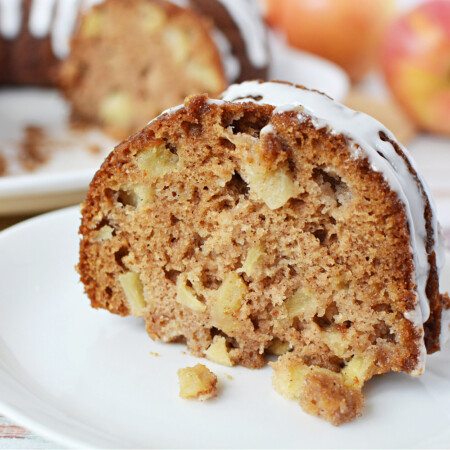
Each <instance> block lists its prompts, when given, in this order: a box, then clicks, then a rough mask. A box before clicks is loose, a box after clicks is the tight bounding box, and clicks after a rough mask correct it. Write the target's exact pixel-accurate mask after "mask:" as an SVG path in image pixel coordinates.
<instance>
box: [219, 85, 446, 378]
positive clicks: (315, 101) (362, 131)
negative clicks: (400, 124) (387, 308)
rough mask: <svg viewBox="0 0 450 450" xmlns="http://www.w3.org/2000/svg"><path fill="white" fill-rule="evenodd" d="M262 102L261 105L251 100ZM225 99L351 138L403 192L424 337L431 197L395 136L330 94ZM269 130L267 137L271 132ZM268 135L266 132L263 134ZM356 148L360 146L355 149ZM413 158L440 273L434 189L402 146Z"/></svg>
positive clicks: (228, 94) (274, 88)
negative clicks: (293, 114) (396, 146)
mask: <svg viewBox="0 0 450 450" xmlns="http://www.w3.org/2000/svg"><path fill="white" fill-rule="evenodd" d="M259 96H260V97H262V98H261V99H260V100H258V101H256V100H254V99H253V98H251V97H257V98H258V97H259ZM222 99H223V100H225V101H231V102H249V101H250V102H255V103H259V104H270V105H273V106H275V107H276V109H275V110H274V112H273V114H281V113H283V112H286V111H292V110H294V111H295V110H296V111H298V119H299V121H301V122H302V121H305V120H311V123H312V124H313V126H314V127H316V128H318V129H320V128H327V131H328V132H329V133H330V134H334V135H339V134H342V135H344V136H345V137H347V138H348V139H350V140H351V141H352V142H353V144H352V145H351V146H350V148H351V149H352V154H353V157H354V158H361V157H366V158H367V159H368V161H369V163H370V165H371V168H372V170H374V171H376V172H379V173H381V174H382V175H383V177H384V179H385V180H386V182H387V183H388V184H389V186H390V188H391V189H392V190H393V191H394V192H396V193H397V195H398V197H399V199H400V200H401V201H402V203H403V204H404V206H405V212H406V215H407V218H408V225H409V229H410V235H411V253H412V255H413V258H414V268H415V283H416V286H417V288H416V289H417V291H416V295H417V307H416V308H415V309H414V310H412V311H409V312H408V313H406V314H405V318H406V319H407V320H409V321H411V322H412V323H413V324H414V325H415V327H416V329H417V330H418V331H419V332H420V333H421V335H422V336H423V323H424V322H425V321H426V320H427V319H428V317H429V315H430V306H429V299H428V297H427V295H426V291H425V288H426V284H427V280H428V275H429V271H430V265H429V263H428V254H427V251H426V238H427V230H426V222H425V217H424V213H425V204H426V203H425V198H424V195H423V193H422V191H421V190H420V188H419V187H418V185H417V182H416V180H415V178H414V176H413V175H412V174H411V173H410V171H409V169H408V166H407V164H406V162H405V161H404V159H403V158H402V157H401V156H400V155H398V154H397V152H396V151H395V149H394V147H393V146H392V144H391V143H389V142H387V141H383V140H381V138H380V136H379V132H383V133H384V134H385V135H386V136H387V137H388V138H389V139H392V140H393V141H395V138H394V136H393V135H392V133H391V132H389V131H388V130H387V129H386V128H385V127H384V126H383V125H382V124H381V123H379V122H378V121H376V120H375V119H373V118H372V117H370V116H367V115H366V114H363V113H359V112H356V111H353V110H351V109H349V108H346V107H345V106H343V105H340V104H339V103H336V102H334V101H333V100H331V99H330V98H328V97H327V96H325V95H322V94H320V93H317V92H313V91H309V90H305V89H299V88H296V87H294V86H291V85H287V84H281V83H259V82H256V81H253V82H245V83H242V84H239V85H232V86H230V87H229V88H228V89H227V90H226V91H225V92H224V93H223V95H222ZM270 131H271V129H270V128H268V129H266V130H265V132H270ZM262 132H264V131H262ZM355 144H356V145H355ZM399 147H400V148H401V150H402V151H403V152H404V154H405V156H406V158H407V159H408V161H409V163H410V165H411V167H413V169H414V170H415V171H416V173H417V178H418V180H419V181H420V182H421V183H422V186H423V190H424V192H425V195H427V197H428V200H429V203H430V208H431V210H432V211H431V212H432V218H431V226H432V228H433V233H434V235H433V238H434V248H433V249H432V250H434V251H435V254H436V264H437V268H438V271H439V270H440V269H441V268H442V267H443V264H444V252H443V250H442V248H443V247H442V245H441V242H440V241H441V236H440V233H439V232H438V223H437V216H436V211H435V206H434V201H433V198H432V196H431V195H430V193H429V189H428V186H427V185H426V183H425V181H424V180H423V179H422V178H421V176H420V174H419V173H418V172H417V170H416V167H415V164H414V162H413V161H412V160H411V157H410V156H409V153H408V152H407V150H406V149H405V148H403V147H402V146H401V145H399ZM421 342H422V348H421V354H420V355H419V360H418V363H417V366H416V369H415V371H414V372H413V374H416V375H417V374H420V373H422V371H423V367H424V362H425V356H426V349H425V344H424V342H423V340H422V341H421Z"/></svg>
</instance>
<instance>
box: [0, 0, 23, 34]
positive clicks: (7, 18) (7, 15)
mask: <svg viewBox="0 0 450 450" xmlns="http://www.w3.org/2000/svg"><path fill="white" fill-rule="evenodd" d="M21 22H22V2H21V0H0V35H1V36H2V37H3V38H4V39H14V38H16V37H17V36H18V34H19V33H20V24H21Z"/></svg>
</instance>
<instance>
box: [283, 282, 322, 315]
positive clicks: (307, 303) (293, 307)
mask: <svg viewBox="0 0 450 450" xmlns="http://www.w3.org/2000/svg"><path fill="white" fill-rule="evenodd" d="M285 305H286V309H287V312H288V315H289V318H290V319H293V318H294V317H298V316H307V317H313V316H314V315H315V314H316V309H317V303H316V300H315V298H314V296H313V295H312V293H311V291H310V290H309V289H307V288H304V287H300V288H298V289H297V290H296V291H295V292H294V293H293V294H292V295H291V296H290V297H289V298H288V299H287V300H286V303H285Z"/></svg>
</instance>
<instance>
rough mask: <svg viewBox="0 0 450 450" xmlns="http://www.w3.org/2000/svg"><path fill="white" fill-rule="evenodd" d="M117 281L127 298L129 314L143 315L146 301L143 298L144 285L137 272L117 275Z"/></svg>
mask: <svg viewBox="0 0 450 450" xmlns="http://www.w3.org/2000/svg"><path fill="white" fill-rule="evenodd" d="M119 282H120V285H121V286H122V289H123V291H124V293H125V297H126V298H127V300H128V305H129V307H130V310H131V314H133V316H136V317H143V316H144V313H145V309H146V307H147V302H146V301H145V299H144V286H143V285H142V281H141V278H140V277H139V274H138V273H135V272H125V273H122V274H120V275H119Z"/></svg>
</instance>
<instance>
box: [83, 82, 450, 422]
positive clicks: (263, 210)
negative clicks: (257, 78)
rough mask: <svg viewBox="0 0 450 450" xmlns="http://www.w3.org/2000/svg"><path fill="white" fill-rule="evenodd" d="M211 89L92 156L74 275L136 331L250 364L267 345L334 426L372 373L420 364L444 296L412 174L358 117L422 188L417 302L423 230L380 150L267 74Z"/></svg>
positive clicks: (309, 405)
mask: <svg viewBox="0 0 450 450" xmlns="http://www.w3.org/2000/svg"><path fill="white" fill-rule="evenodd" d="M283 97H285V98H288V99H289V102H291V103H289V102H288V101H285V102H284V100H283ZM297 97H298V101H296V98H297ZM224 98H225V100H232V101H225V100H210V99H209V98H208V97H207V96H206V95H198V96H191V97H189V98H187V99H186V101H185V103H184V105H182V106H180V107H178V108H174V109H172V110H170V111H169V112H167V113H165V114H163V115H161V116H160V117H158V118H157V119H155V120H153V121H152V122H151V123H150V124H149V125H148V126H147V127H146V128H144V129H143V130H142V131H141V132H140V133H138V134H136V135H134V136H132V137H130V138H129V139H127V140H125V141H124V142H123V143H121V144H120V145H118V146H117V147H116V149H115V150H114V151H113V152H112V153H111V154H110V156H109V157H108V158H107V159H106V161H105V162H104V164H103V165H102V167H101V169H100V170H99V171H98V172H97V174H96V175H95V177H94V179H93V181H92V183H91V185H90V188H89V192H88V194H87V198H86V201H85V202H84V204H83V207H82V216H83V218H82V224H81V227H80V234H81V236H82V240H81V244H80V261H79V265H78V270H79V273H80V275H81V281H82V282H83V284H84V286H85V291H86V293H87V295H88V296H89V298H90V300H91V304H92V306H93V307H94V308H105V309H107V310H109V311H111V312H112V313H115V314H120V315H128V314H132V315H135V316H137V317H142V318H143V319H144V320H145V324H146V329H147V332H148V334H149V335H150V337H151V338H152V339H157V340H162V341H164V342H176V341H183V342H186V344H187V346H188V348H189V350H190V351H191V353H192V354H193V355H196V356H206V357H207V358H209V359H210V360H212V361H215V362H218V363H221V364H224V365H227V366H232V365H236V364H239V365H243V366H245V367H249V368H260V367H262V366H263V365H264V356H265V354H266V353H269V352H270V353H273V354H276V355H279V359H278V361H277V362H275V363H273V364H272V366H273V368H274V371H275V372H274V378H273V383H274V387H275V389H276V390H277V391H278V392H280V393H281V394H283V395H285V396H286V397H288V398H295V399H297V400H298V401H299V403H300V405H301V406H302V408H303V409H304V410H305V411H306V412H308V413H311V414H314V415H318V416H321V417H323V418H324V419H326V420H328V421H330V422H332V423H333V424H335V425H338V424H340V423H343V422H347V421H350V420H352V419H354V418H355V417H357V416H359V415H360V414H361V410H362V408H363V404H364V398H363V395H362V393H361V389H362V386H363V385H364V383H365V382H366V381H367V380H369V379H370V378H372V377H373V376H374V375H378V374H382V373H386V372H390V371H396V372H402V371H403V372H407V373H410V374H415V375H419V374H420V373H421V372H422V370H423V364H424V356H425V355H424V354H425V345H424V341H425V337H424V327H423V321H424V320H427V322H426V330H427V347H428V349H429V350H430V351H434V350H436V349H438V348H439V329H440V328H439V327H440V314H441V310H442V307H443V305H447V307H448V303H447V302H448V298H447V297H446V296H443V295H441V294H440V293H439V286H438V278H437V267H436V252H437V242H436V240H437V234H436V230H435V222H434V220H435V219H433V216H432V209H431V207H430V203H429V201H428V198H427V197H426V194H425V190H424V188H423V187H422V185H421V183H420V180H419V177H418V175H417V174H416V172H415V171H414V169H413V166H412V165H411V163H410V162H409V159H408V157H407V156H406V155H404V154H403V151H402V149H401V148H400V147H398V146H397V144H395V142H394V141H393V140H392V138H391V137H390V135H388V134H384V133H388V132H387V130H386V131H384V129H383V128H382V126H381V124H378V122H375V121H372V122H370V124H371V125H374V124H375V125H374V126H376V127H378V125H379V126H380V127H381V128H379V129H377V130H376V137H377V139H379V140H380V142H381V140H382V139H384V141H382V142H384V145H386V146H389V148H390V149H391V150H392V151H393V152H394V153H395V154H396V155H397V153H396V152H400V153H398V154H401V155H403V156H402V157H404V158H405V167H406V166H407V172H408V173H409V174H410V175H411V176H412V177H413V179H414V182H413V183H412V184H411V185H410V186H409V187H408V189H410V190H411V189H413V190H414V192H413V194H414V195H417V196H418V197H417V198H419V197H420V198H422V200H423V207H424V209H422V213H421V214H419V217H415V220H417V221H418V222H417V223H421V221H423V222H424V225H423V233H424V234H423V236H424V239H425V240H426V242H427V249H426V255H425V262H426V264H427V269H426V273H425V280H424V283H425V284H426V294H427V297H428V301H429V302H430V305H431V308H430V310H431V312H429V313H428V316H429V317H428V318H427V317H425V316H426V314H427V312H426V307H425V306H424V305H422V304H421V307H419V296H418V292H419V293H420V292H421V284H422V281H420V283H419V280H422V278H423V277H422V275H421V272H420V270H419V269H420V267H418V266H419V262H418V260H417V261H416V259H415V256H414V255H413V252H415V251H416V250H417V252H419V251H420V249H421V248H422V247H423V248H424V249H425V243H424V242H421V243H420V242H417V239H416V237H417V236H416V235H414V236H415V237H414V236H413V235H411V234H410V231H409V230H410V227H411V226H412V223H411V222H410V221H411V214H410V211H409V206H407V205H406V204H405V200H403V199H401V198H400V195H403V194H400V193H399V192H400V191H398V190H396V189H394V188H393V187H392V186H394V185H395V184H393V183H394V181H392V180H390V179H389V177H387V176H386V174H385V173H384V172H383V171H382V170H378V169H379V168H378V169H377V166H376V164H381V165H382V164H384V163H383V161H386V159H385V158H388V157H389V156H386V155H385V156H384V157H383V158H380V157H379V155H378V154H377V155H378V156H376V155H375V154H374V155H369V154H366V153H365V149H364V148H363V146H362V145H359V143H357V142H355V141H353V140H352V139H351V138H350V137H349V135H346V134H345V132H344V130H343V129H341V130H338V129H335V128H333V127H332V126H331V125H330V124H329V123H328V124H327V123H325V122H324V121H323V120H322V119H321V118H320V117H318V116H317V117H316V116H315V115H314V114H312V113H311V112H309V109H308V105H307V104H304V103H302V102H303V100H305V101H307V102H309V101H311V102H313V103H314V102H317V104H318V105H319V104H322V103H323V104H326V105H327V108H328V107H329V108H330V110H331V109H332V108H344V107H341V106H340V105H337V104H335V103H334V102H332V101H331V100H330V99H328V98H327V97H325V96H324V95H323V94H320V93H315V92H312V91H308V90H306V89H304V88H301V87H294V86H292V85H288V84H282V83H276V82H271V83H262V82H250V83H243V84H242V85H235V86H232V87H231V88H230V89H229V90H228V91H227V92H226V93H225V94H224ZM277 99H278V100H277ZM270 103H272V105H277V106H280V105H283V104H284V103H286V104H290V106H289V107H279V108H275V106H272V105H271V104H270ZM339 111H340V109H339ZM342 111H349V110H347V109H345V110H344V109H342ZM353 114H356V113H353V112H352V113H351V117H353ZM344 115H345V114H343V115H342V116H343V117H344ZM339 117H341V116H339ZM358 117H359V116H358ZM363 119H365V116H364V117H363ZM349 120H350V119H349ZM349 129H351V122H350V123H349ZM378 130H379V131H381V134H379V131H378ZM377 145H378V144H377ZM381 147H382V145H379V146H378V148H381ZM374 151H375V150H374ZM376 157H377V158H379V159H380V161H379V160H378V159H374V158H376ZM374 161H375V162H374ZM380 167H381V166H380ZM386 170H387V169H386ZM386 173H387V172H386ZM404 176H405V177H406V176H408V175H406V174H404ZM388 181H389V182H388ZM401 192H403V191H401ZM405 192H406V187H405ZM413 194H408V195H413ZM405 198H406V197H405ZM408 198H411V197H408ZM420 216H421V217H420ZM417 223H416V228H415V231H417V229H419V226H418V224H417ZM411 229H412V228H411ZM415 239H416V240H415ZM424 252H425V250H424ZM415 280H418V283H417V285H416V281H415ZM422 300H423V299H422V298H421V301H422ZM425 300H426V299H425Z"/></svg>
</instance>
